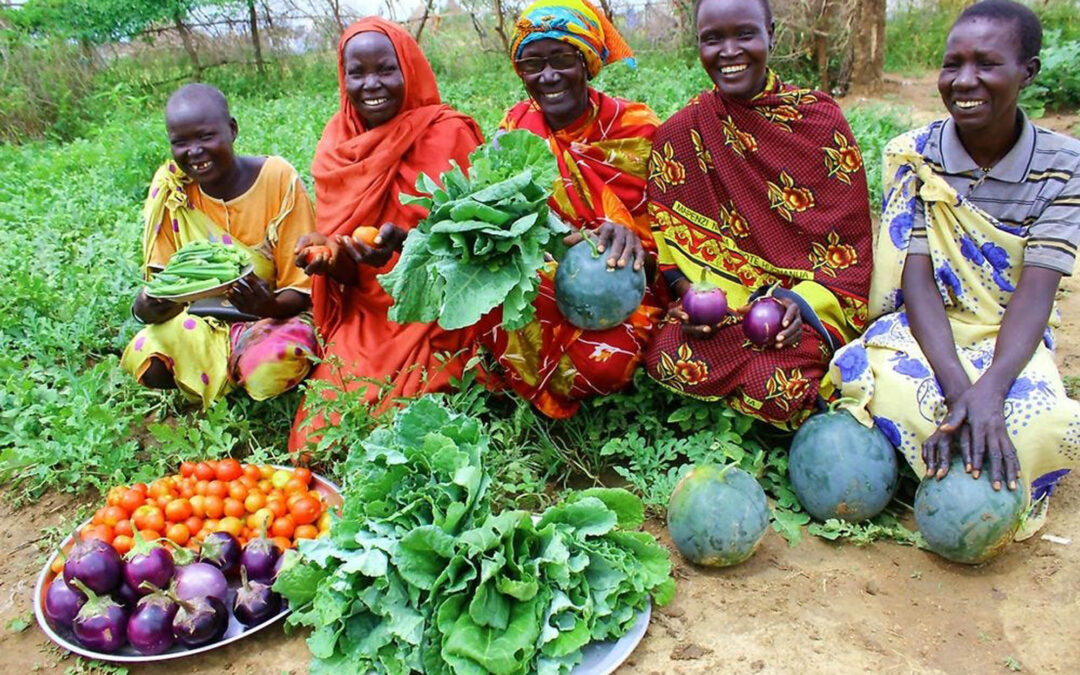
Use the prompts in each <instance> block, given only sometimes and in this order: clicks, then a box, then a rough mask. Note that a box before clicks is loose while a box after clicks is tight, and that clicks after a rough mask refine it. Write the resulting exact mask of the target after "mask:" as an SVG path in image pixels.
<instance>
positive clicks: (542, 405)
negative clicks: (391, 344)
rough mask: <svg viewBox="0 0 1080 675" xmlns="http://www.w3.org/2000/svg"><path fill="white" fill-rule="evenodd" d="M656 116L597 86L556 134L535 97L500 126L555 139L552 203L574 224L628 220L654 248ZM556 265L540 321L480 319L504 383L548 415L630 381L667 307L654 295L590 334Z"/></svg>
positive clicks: (546, 282)
mask: <svg viewBox="0 0 1080 675" xmlns="http://www.w3.org/2000/svg"><path fill="white" fill-rule="evenodd" d="M659 123H660V121H659V119H657V117H656V114H655V113H654V112H653V111H652V110H650V109H649V107H648V106H646V105H645V104H643V103H634V102H631V101H626V100H623V99H620V98H615V97H612V96H607V95H605V94H602V93H600V92H598V91H596V90H593V89H590V90H589V106H588V109H587V110H586V111H585V113H584V114H583V115H582V117H581V119H580V120H579V121H578V122H576V123H574V124H572V125H570V126H569V127H567V128H565V129H561V130H559V131H551V130H550V129H549V128H548V126H547V123H546V122H545V120H544V115H543V113H542V112H541V111H540V109H539V108H538V107H537V106H536V104H535V103H533V102H531V101H522V102H521V103H518V104H517V105H515V106H514V107H513V108H511V109H510V111H509V112H508V113H507V114H506V117H505V118H504V119H503V121H502V123H501V124H500V129H503V130H506V131H510V130H514V129H527V130H529V131H531V132H533V133H535V134H536V135H538V136H541V137H543V138H546V139H547V140H548V143H549V145H550V147H551V150H552V152H553V153H554V154H555V157H556V158H557V159H558V163H559V173H560V180H559V181H558V182H557V183H556V185H555V189H554V192H553V194H552V197H551V200H550V205H551V208H553V209H554V210H555V212H556V213H557V214H558V215H559V216H560V217H561V218H562V219H563V220H564V221H566V222H567V223H568V224H570V225H572V226H574V227H577V228H579V229H586V230H591V229H595V228H597V227H599V226H600V225H602V224H603V223H604V221H605V220H610V221H612V222H614V223H618V224H620V225H623V226H625V227H627V228H629V229H631V230H632V231H633V232H635V233H636V234H637V235H638V236H639V237H641V240H642V243H643V244H644V246H645V249H646V250H647V251H654V250H655V244H654V243H653V241H652V234H651V231H650V229H649V220H648V213H647V210H646V208H645V181H646V170H647V163H648V157H649V151H650V149H651V147H652V135H653V133H654V132H655V131H656V128H657V126H659ZM554 276H555V266H554V264H552V265H549V267H548V268H547V269H545V270H543V272H542V279H541V285H540V294H539V296H538V297H537V299H536V302H535V305H536V318H535V319H534V321H533V322H532V323H531V324H529V325H528V326H526V327H525V328H523V329H521V330H518V331H512V332H507V331H505V330H503V328H502V326H501V321H502V315H501V313H500V312H498V311H495V312H492V313H491V314H490V315H488V316H487V317H485V319H484V320H483V321H481V323H480V324H479V337H480V344H481V345H483V346H484V347H486V348H487V349H488V351H490V352H491V353H492V354H493V355H494V356H495V359H496V360H497V362H498V363H499V365H500V366H502V371H503V378H502V379H503V380H504V381H505V384H506V385H507V386H509V387H510V388H511V389H513V390H514V391H515V392H517V393H518V394H519V395H520V396H522V397H524V398H526V399H528V400H529V401H532V403H533V404H534V405H535V406H536V407H537V409H539V410H540V411H541V412H543V413H544V414H545V415H548V416H549V417H555V418H566V417H570V416H572V415H573V414H574V413H575V412H577V409H578V407H579V405H580V401H581V399H583V398H586V397H588V396H595V395H601V394H607V393H611V392H614V391H617V390H619V389H621V388H622V387H624V386H625V385H626V384H627V383H628V382H629V381H630V379H631V378H632V377H633V374H634V371H635V370H636V369H637V367H638V366H639V365H640V363H641V361H642V358H643V356H644V349H645V347H646V345H647V344H648V341H649V338H650V336H651V334H652V332H653V329H654V326H655V322H656V321H657V319H658V317H659V315H660V313H661V310H660V307H661V303H660V302H659V301H658V300H657V299H656V296H655V294H653V293H652V292H651V291H649V292H647V293H646V296H645V300H644V302H643V303H642V305H641V307H639V308H638V310H637V312H635V313H634V314H633V315H632V316H631V317H630V318H629V319H627V320H626V322H625V323H623V324H622V325H620V326H616V327H615V328H611V329H609V330H605V331H584V330H581V329H579V328H576V327H574V326H572V325H571V324H570V323H568V322H567V321H566V319H564V318H563V316H562V315H561V314H560V313H559V310H558V308H557V307H556V305H555V290H554V289H555V287H554V283H553V279H554Z"/></svg>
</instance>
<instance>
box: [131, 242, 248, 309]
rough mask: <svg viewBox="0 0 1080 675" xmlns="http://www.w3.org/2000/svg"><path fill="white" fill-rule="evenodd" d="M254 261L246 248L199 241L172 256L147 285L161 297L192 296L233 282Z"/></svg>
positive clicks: (152, 292)
mask: <svg viewBox="0 0 1080 675" xmlns="http://www.w3.org/2000/svg"><path fill="white" fill-rule="evenodd" d="M250 262H251V258H250V256H249V255H248V253H247V252H246V251H243V250H241V249H239V248H237V247H235V246H228V245H225V244H220V243H217V242H210V241H195V242H191V243H190V244H187V245H186V246H184V247H183V248H181V249H180V250H179V251H177V252H176V254H175V255H173V257H172V258H170V259H169V263H168V264H167V265H166V266H165V269H163V270H162V271H161V272H159V273H158V274H157V275H155V276H154V278H153V279H152V280H151V281H150V283H149V284H147V286H146V293H147V294H148V295H151V296H154V297H157V298H167V297H172V296H177V295H188V294H191V293H198V292H200V291H205V290H207V289H209V288H213V287H214V286H218V285H220V284H223V283H227V282H229V281H232V280H233V279H235V278H237V277H238V276H240V271H241V270H243V269H244V267H245V266H246V265H248V264H249V263H250Z"/></svg>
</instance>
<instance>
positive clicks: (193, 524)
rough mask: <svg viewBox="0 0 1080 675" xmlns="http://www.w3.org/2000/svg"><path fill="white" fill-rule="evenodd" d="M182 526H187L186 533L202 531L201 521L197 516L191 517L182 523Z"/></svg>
mask: <svg viewBox="0 0 1080 675" xmlns="http://www.w3.org/2000/svg"><path fill="white" fill-rule="evenodd" d="M184 524H185V525H187V529H188V532H198V531H199V530H201V529H203V519H202V518H199V517H198V516H191V517H190V518H188V519H187V520H185V521H184Z"/></svg>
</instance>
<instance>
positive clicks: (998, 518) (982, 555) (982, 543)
mask: <svg viewBox="0 0 1080 675" xmlns="http://www.w3.org/2000/svg"><path fill="white" fill-rule="evenodd" d="M1019 483H1020V485H1018V486H1017V488H1016V489H1015V490H1008V489H1005V488H1004V487H1003V488H1002V489H1001V490H994V488H993V487H992V486H991V484H990V472H989V471H983V473H982V475H980V476H979V477H978V478H977V479H975V478H972V477H971V474H968V473H964V464H963V460H961V458H959V457H954V458H953V461H952V465H951V466H950V467H949V473H948V475H946V476H945V477H944V478H942V479H941V480H938V479H936V478H927V479H924V480H923V482H922V483H921V484H920V485H919V489H918V490H916V491H915V523H916V524H917V525H918V526H919V532H921V533H922V536H923V539H925V540H926V545H927V547H928V548H929V549H930V550H931V551H933V552H934V553H937V554H938V555H940V556H941V557H943V558H948V559H949V560H952V561H953V562H958V563H965V564H968V565H976V564H978V563H982V562H986V561H987V560H990V559H991V558H993V557H994V556H996V555H997V554H998V553H1001V551H1002V550H1004V548H1005V546H1007V545H1008V544H1009V542H1011V541H1012V539H1013V535H1014V534H1016V530H1017V528H1019V527H1020V516H1021V515H1022V514H1023V512H1024V508H1025V506H1027V501H1028V494H1027V485H1026V484H1025V483H1024V482H1023V481H1019Z"/></svg>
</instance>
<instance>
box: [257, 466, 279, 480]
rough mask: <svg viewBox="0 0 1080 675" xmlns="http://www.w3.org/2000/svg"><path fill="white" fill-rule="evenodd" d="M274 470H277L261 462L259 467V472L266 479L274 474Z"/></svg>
mask: <svg viewBox="0 0 1080 675" xmlns="http://www.w3.org/2000/svg"><path fill="white" fill-rule="evenodd" d="M275 471H277V469H275V468H274V467H272V466H270V465H269V464H263V465H262V466H260V467H259V474H260V475H261V476H262V477H263V478H265V479H267V480H269V479H270V477H271V476H273V475H274V472H275Z"/></svg>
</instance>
